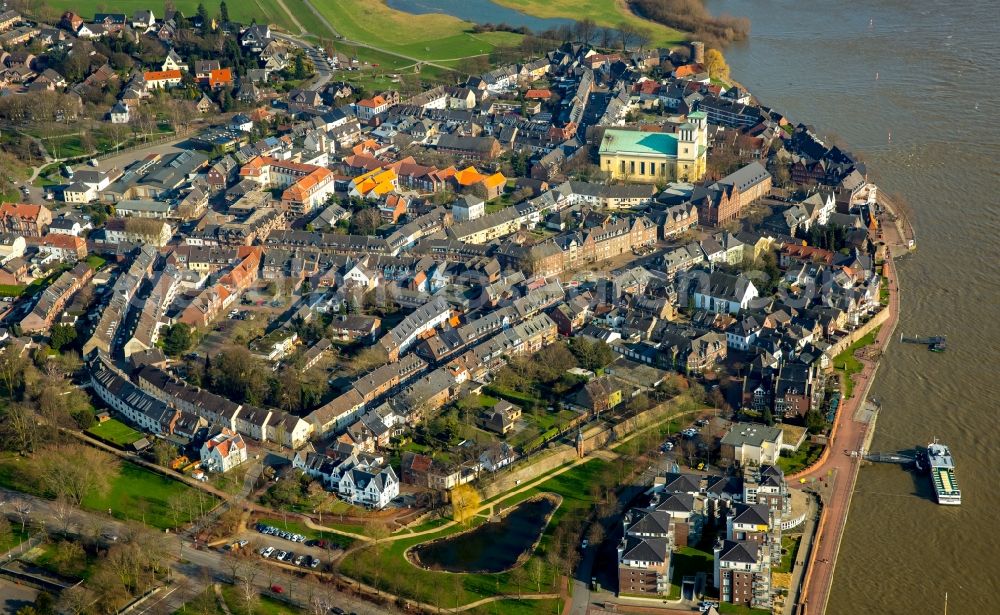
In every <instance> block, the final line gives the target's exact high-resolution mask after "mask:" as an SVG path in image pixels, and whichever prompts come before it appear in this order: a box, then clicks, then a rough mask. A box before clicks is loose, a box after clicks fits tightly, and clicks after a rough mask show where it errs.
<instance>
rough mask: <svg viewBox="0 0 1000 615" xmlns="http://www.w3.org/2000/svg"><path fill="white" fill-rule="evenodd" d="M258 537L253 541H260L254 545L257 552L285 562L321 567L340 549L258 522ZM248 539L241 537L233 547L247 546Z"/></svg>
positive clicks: (302, 566)
mask: <svg viewBox="0 0 1000 615" xmlns="http://www.w3.org/2000/svg"><path fill="white" fill-rule="evenodd" d="M254 529H255V530H256V531H257V534H258V537H257V538H256V540H255V542H260V543H262V544H261V546H259V547H256V550H257V554H258V555H260V556H261V557H262V558H264V559H272V560H275V561H278V562H282V563H285V564H290V565H293V566H299V567H301V568H309V569H312V570H318V569H321V567H322V566H323V560H324V559H326V560H327V561H329V560H331V559H332V558H333V556H334V555H336V554H337V553H338V552H339V551H340V549H339V548H338V547H336V546H334V545H330V544H327V543H326V541H324V540H309V539H307V538H306V537H305V536H303V535H301V534H296V533H294V532H287V531H285V530H282V529H280V528H277V527H274V526H271V525H265V524H263V523H258V524H257V525H255V526H254ZM249 545H250V540H249V539H247V538H243V539H241V540H239V541H238V542H236V543H234V545H233V547H235V548H247V547H248V546H249Z"/></svg>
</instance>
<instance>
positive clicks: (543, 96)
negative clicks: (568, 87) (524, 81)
mask: <svg viewBox="0 0 1000 615" xmlns="http://www.w3.org/2000/svg"><path fill="white" fill-rule="evenodd" d="M524 97H525V98H527V99H528V100H548V99H550V98H552V92H550V91H549V90H528V91H527V92H525V93H524Z"/></svg>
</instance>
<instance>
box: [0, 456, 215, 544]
mask: <svg viewBox="0 0 1000 615" xmlns="http://www.w3.org/2000/svg"><path fill="white" fill-rule="evenodd" d="M30 463H31V460H29V459H25V458H22V457H19V456H16V455H7V456H5V457H0V486H2V487H5V488H7V489H12V490H14V491H21V492H23V493H29V494H31V495H36V496H46V495H49V494H46V492H45V489H44V488H43V487H42V485H40V484H39V483H38V482H37V481H35V480H34V479H33V478H31V474H32V473H31V471H30V470H29V468H30V465H29V464H30ZM184 496H187V497H186V498H185V499H184V502H185V503H186V506H187V508H186V509H185V510H180V511H178V514H177V521H178V523H174V517H173V515H172V514H171V512H170V508H169V504H168V502H169V501H170V500H171V499H172V498H177V499H178V500H180V499H181V498H183V497H184ZM215 504H216V499H215V498H214V497H213V496H210V495H206V494H204V492H202V491H198V492H195V491H194V490H192V489H191V487H188V486H187V485H185V484H184V483H182V482H179V481H175V480H171V479H169V478H167V477H165V476H161V475H159V474H154V473H153V472H151V471H149V470H146V469H145V468H142V467H140V466H137V465H135V464H133V463H128V462H125V463H123V464H122V466H121V470H120V472H119V473H118V476H116V477H114V478H113V479H112V480H111V488H110V489H108V492H107V493H106V494H104V495H103V496H98V495H95V494H91V495H89V496H88V497H85V498H84V499H83V508H85V509H87V510H92V511H94V512H104V513H106V512H107V511H108V510H110V511H111V515H112V516H113V517H116V518H118V519H131V520H136V521H143V522H144V523H146V524H147V525H151V526H153V527H156V528H159V529H166V528H169V527H174V526H176V525H178V524H183V523H186V522H188V521H190V520H191V519H192V518H194V517H196V516H198V515H199V514H200V513H201V511H206V512H207V511H208V510H210V509H211V508H212V507H213V506H215Z"/></svg>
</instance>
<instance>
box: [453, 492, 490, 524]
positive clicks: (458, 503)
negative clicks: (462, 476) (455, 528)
mask: <svg viewBox="0 0 1000 615" xmlns="http://www.w3.org/2000/svg"><path fill="white" fill-rule="evenodd" d="M481 501H482V496H480V495H479V492H478V491H476V488H475V487H473V486H472V485H470V484H468V483H466V484H464V485H459V486H457V487H455V488H454V489H452V490H451V518H452V519H454V520H455V521H456V522H458V523H467V522H468V521H470V520H471V519H472V517H473V516H474V515H475V514H476V510H477V509H478V508H479V503H480V502H481Z"/></svg>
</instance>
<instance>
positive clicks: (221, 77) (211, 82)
mask: <svg viewBox="0 0 1000 615" xmlns="http://www.w3.org/2000/svg"><path fill="white" fill-rule="evenodd" d="M201 84H202V85H207V86H208V87H210V88H213V89H214V88H221V87H223V86H227V85H232V84H233V73H232V71H231V70H230V69H228V68H220V69H217V70H211V71H209V72H208V75H207V76H206V77H205V78H204V79H202V80H201Z"/></svg>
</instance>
